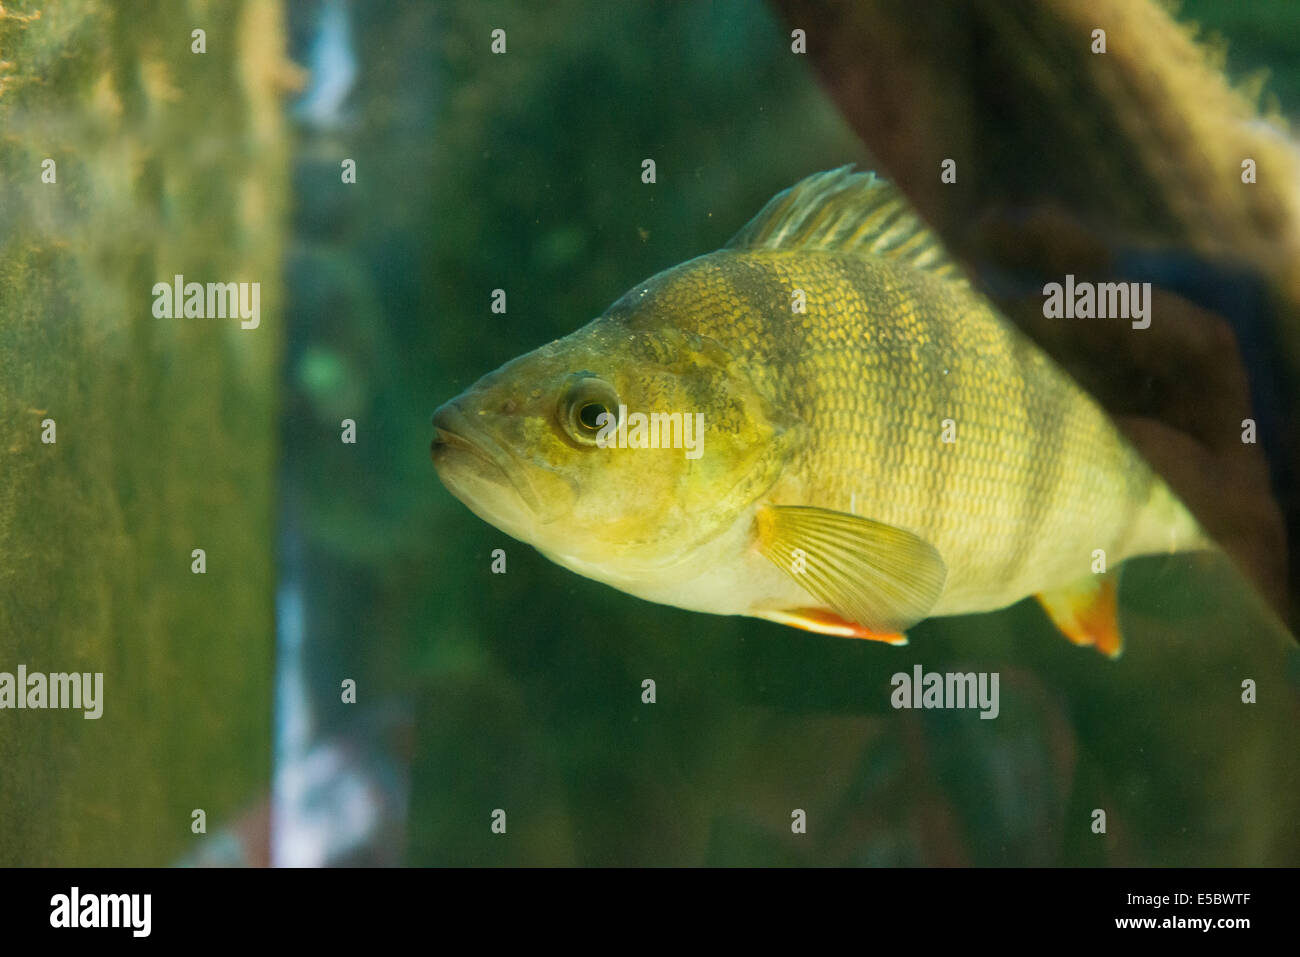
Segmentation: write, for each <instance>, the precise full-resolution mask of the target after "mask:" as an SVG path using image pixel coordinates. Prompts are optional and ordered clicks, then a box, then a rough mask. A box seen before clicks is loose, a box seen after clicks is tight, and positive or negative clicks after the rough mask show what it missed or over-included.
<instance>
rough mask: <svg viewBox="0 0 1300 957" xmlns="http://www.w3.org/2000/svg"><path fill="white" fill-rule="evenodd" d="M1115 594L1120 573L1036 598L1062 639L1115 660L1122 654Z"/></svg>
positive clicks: (1083, 580)
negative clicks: (1062, 633) (1059, 631)
mask: <svg viewBox="0 0 1300 957" xmlns="http://www.w3.org/2000/svg"><path fill="white" fill-rule="evenodd" d="M1118 595H1119V574H1118V572H1108V573H1106V574H1100V575H1089V576H1088V577H1087V578H1085V579H1081V580H1079V581H1077V582H1075V583H1074V584H1072V585H1068V586H1066V587H1065V588H1058V589H1055V590H1054V591H1050V592H1043V593H1042V594H1039V595H1036V596H1035V597H1036V598H1037V599H1038V601H1039V603H1040V604H1042V606H1043V608H1044V610H1046V612H1047V614H1048V616H1049V617H1050V618H1051V619H1052V621H1053V622H1054V623H1055V624H1056V627H1057V628H1059V629H1061V631H1062V632H1064V633H1065V637H1067V638H1069V639H1070V640H1071V641H1072V642H1074V643H1075V644H1076V645H1089V646H1091V647H1094V648H1096V649H1097V650H1098V651H1100V652H1101V653H1102V654H1103V655H1106V657H1108V658H1118V657H1119V656H1120V654H1121V653H1122V652H1123V651H1124V638H1123V636H1122V635H1121V634H1120V630H1119V601H1118Z"/></svg>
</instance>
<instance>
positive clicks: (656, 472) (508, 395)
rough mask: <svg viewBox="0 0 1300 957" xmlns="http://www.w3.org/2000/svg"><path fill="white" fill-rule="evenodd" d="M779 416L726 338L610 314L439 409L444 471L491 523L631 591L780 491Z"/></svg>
mask: <svg viewBox="0 0 1300 957" xmlns="http://www.w3.org/2000/svg"><path fill="white" fill-rule="evenodd" d="M774 408H775V405H774V404H773V403H771V402H769V401H767V400H766V399H765V398H764V396H763V395H762V393H761V390H759V389H757V388H756V387H755V385H754V383H753V379H752V376H751V375H750V374H749V371H748V370H747V369H746V367H745V364H744V362H743V360H741V359H737V358H736V357H734V356H732V355H730V354H729V353H727V352H726V351H725V350H724V349H723V348H722V347H721V346H719V345H718V344H716V343H715V342H713V341H711V340H708V339H705V338H703V337H701V336H698V335H695V334H691V333H688V332H683V331H682V330H679V329H676V328H673V327H665V328H644V327H642V326H639V325H638V324H634V323H623V322H619V321H617V320H615V319H611V318H609V317H608V316H607V317H604V318H602V319H598V320H596V321H595V322H593V323H590V324H589V325H587V326H586V327H584V328H582V329H579V330H578V331H577V332H575V333H573V334H572V335H570V336H568V337H566V338H564V339H560V340H557V341H556V342H552V343H550V344H548V345H545V346H543V347H541V348H540V349H537V350H535V351H533V352H530V353H528V354H526V355H524V356H521V357H519V358H517V359H515V360H513V361H511V362H509V363H507V364H506V365H504V366H502V367H501V368H500V369H498V370H496V371H495V372H493V373H490V374H489V375H487V376H485V377H483V378H482V379H480V380H479V381H478V382H477V383H475V384H474V385H472V386H471V387H470V388H469V389H467V390H466V391H465V392H463V393H462V394H461V395H459V396H457V397H456V398H455V399H452V400H451V401H450V402H447V403H445V404H444V405H443V406H441V407H440V408H439V409H438V411H437V412H436V413H435V414H434V419H433V424H434V426H435V436H434V441H433V462H434V466H435V468H436V470H437V472H438V475H439V477H440V478H441V480H442V482H443V484H444V485H445V486H446V487H447V488H448V490H450V491H451V492H452V494H453V495H455V496H456V497H457V498H459V499H460V500H461V501H462V502H464V503H465V504H466V505H467V506H468V507H469V508H470V509H471V510H472V511H473V512H474V513H475V514H477V515H478V516H479V517H480V518H483V519H484V520H486V521H488V522H490V523H491V524H493V525H495V526H497V527H498V528H500V529H501V530H502V531H504V532H506V533H507V534H509V535H511V536H512V537H514V538H517V539H519V540H521V541H524V542H527V543H528V544H531V545H533V546H535V547H537V548H538V549H539V550H541V551H542V552H543V553H544V554H546V555H547V556H548V557H550V558H552V559H553V560H555V561H558V562H560V563H561V564H564V565H566V566H567V567H570V568H572V569H574V570H576V571H579V572H580V573H582V574H585V575H587V576H588V577H592V578H596V579H598V580H603V581H608V582H610V583H614V584H618V583H619V582H620V581H627V580H629V576H630V577H635V576H637V575H651V574H653V572H654V570H655V569H662V568H665V567H669V566H672V565H674V564H680V563H681V562H683V561H684V560H685V559H686V558H687V556H688V555H690V554H691V553H693V552H694V551H695V550H696V549H698V548H699V547H700V546H701V545H702V544H703V543H705V542H707V541H709V540H711V539H713V538H715V537H716V536H718V535H719V534H720V533H722V532H723V531H725V530H726V529H728V528H730V527H732V526H733V525H734V524H735V523H736V522H737V519H738V518H739V517H740V516H741V515H742V513H743V512H744V511H745V509H746V508H748V507H750V506H751V505H752V504H753V503H754V501H755V500H756V499H757V498H758V497H759V496H760V495H761V494H762V492H763V491H765V490H766V489H767V488H768V487H770V486H771V484H772V483H773V482H774V481H775V479H776V478H777V476H778V474H779V471H780V466H781V464H782V463H783V461H784V459H785V451H786V449H787V447H788V443H785V442H783V441H782V436H783V435H784V434H785V431H786V430H785V429H784V428H783V426H782V424H781V423H780V422H779V421H778V417H777V416H776V414H775V413H774V411H773V409H774ZM656 415H657V416H658V418H655V416H656ZM638 417H642V418H641V421H643V422H644V423H645V428H643V429H642V430H641V431H640V433H639V434H638V430H637V422H638ZM652 430H653V431H652ZM656 438H657V439H660V441H655V439H656ZM647 445H653V446H659V447H646V446H647ZM664 446H668V447H664Z"/></svg>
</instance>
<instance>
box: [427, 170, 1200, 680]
mask: <svg viewBox="0 0 1300 957" xmlns="http://www.w3.org/2000/svg"><path fill="white" fill-rule="evenodd" d="M1085 321H1087V320H1085ZM1093 321H1100V320H1093ZM1134 334H1135V335H1141V334H1142V333H1141V332H1140V331H1139V332H1135V333H1134ZM434 425H435V426H436V430H435V437H434V442H433V460H434V465H435V467H436V468H437V471H438V474H439V476H440V478H441V479H442V481H443V483H444V484H445V485H446V486H447V488H448V489H450V490H451V492H452V493H453V494H454V495H455V496H456V497H458V498H459V499H460V500H461V501H463V502H464V503H465V504H466V505H468V506H469V507H470V509H472V510H473V511H474V512H475V513H476V514H477V515H479V516H480V517H482V518H483V519H485V520H486V521H488V522H491V523H492V524H493V525H496V526H497V527H498V528H500V529H501V530H503V531H504V532H506V533H507V534H509V535H512V536H513V537H515V538H518V539H520V540H521V541H524V542H528V543H530V544H532V545H534V546H536V547H537V548H538V549H539V550H540V551H541V552H542V553H543V554H545V555H546V556H547V557H549V558H551V559H552V560H554V561H556V562H558V563H560V564H561V565H564V566H565V567H566V568H570V569H572V570H573V571H576V572H578V573H579V574H581V575H586V576H587V577H589V578H594V579H596V580H598V581H602V582H606V583H608V584H610V585H613V586H614V587H616V588H620V589H622V590H623V591H626V592H629V593H631V594H633V595H637V596H640V597H642V598H645V599H649V600H650V601H656V602H662V603H665V604H670V605H676V606H679V607H681V608H687V609H692V610H694V611H702V612H711V613H713V614H721V615H752V616H755V617H758V618H766V619H769V620H771V621H777V622H781V623H784V624H789V625H794V626H797V627H800V628H805V629H808V630H811V631H817V632H823V633H828V634H837V635H846V636H855V637H861V638H874V639H879V640H884V641H889V642H892V643H896V644H897V643H901V642H903V641H905V640H906V639H905V638H904V632H905V630H906V629H907V628H908V627H910V626H911V625H913V624H915V623H916V622H918V621H920V620H921V619H923V618H927V617H930V616H933V615H959V614H966V613H969V612H982V611H989V610H992V609H996V608H1001V607H1004V606H1006V605H1009V604H1011V603H1013V602H1016V601H1018V600H1020V599H1021V598H1024V597H1026V596H1028V595H1037V596H1038V598H1039V599H1040V601H1041V602H1042V604H1043V606H1044V608H1046V610H1047V612H1048V614H1049V615H1050V616H1051V617H1052V619H1053V620H1054V621H1055V622H1056V624H1057V626H1058V627H1060V629H1061V630H1062V631H1063V632H1064V633H1065V634H1066V635H1067V636H1068V637H1069V638H1070V639H1071V640H1073V641H1075V642H1076V643H1078V644H1086V645H1094V646H1096V647H1097V648H1098V650H1100V651H1102V652H1105V653H1107V654H1109V655H1112V656H1114V655H1118V654H1119V652H1120V650H1121V648H1122V642H1121V638H1120V632H1119V627H1118V622H1117V620H1116V573H1117V570H1118V566H1119V564H1120V562H1122V561H1123V560H1124V559H1126V558H1129V557H1131V556H1134V555H1141V554H1146V553H1155V552H1171V551H1178V550H1188V549H1196V548H1207V547H1212V546H1211V545H1210V543H1209V542H1208V541H1207V540H1206V538H1205V537H1204V535H1203V533H1202V532H1201V530H1200V528H1199V527H1198V526H1197V524H1196V522H1195V520H1194V519H1193V518H1192V516H1191V515H1190V514H1189V513H1188V512H1187V510H1186V509H1185V508H1184V507H1183V506H1182V505H1181V503H1179V502H1178V500H1177V499H1176V498H1175V497H1174V495H1173V494H1172V493H1171V492H1170V490H1169V489H1168V488H1167V486H1166V485H1165V484H1164V483H1163V482H1162V481H1161V480H1160V479H1159V478H1158V477H1157V476H1156V475H1155V474H1154V473H1153V472H1152V471H1151V469H1150V468H1149V467H1148V466H1147V465H1146V463H1145V462H1144V461H1143V460H1142V459H1141V457H1140V456H1139V455H1138V454H1137V452H1136V451H1134V450H1133V448H1132V447H1130V446H1129V444H1128V443H1127V442H1126V441H1125V440H1124V439H1123V438H1122V437H1121V436H1120V434H1119V433H1118V432H1117V431H1116V429H1115V427H1114V426H1113V425H1112V424H1111V422H1110V420H1109V419H1108V418H1107V416H1106V414H1105V413H1104V412H1103V411H1102V410H1101V409H1100V408H1099V407H1098V406H1097V404H1096V403H1095V402H1093V400H1092V399H1091V398H1090V397H1089V396H1088V395H1087V394H1086V393H1085V392H1084V391H1083V390H1082V389H1080V388H1079V387H1078V386H1077V385H1076V384H1075V383H1074V382H1073V380H1071V379H1070V378H1069V376H1067V375H1066V374H1065V373H1064V372H1063V371H1061V369H1059V368H1058V367H1057V366H1056V365H1054V364H1053V363H1052V361H1051V360H1050V359H1049V358H1048V357H1047V356H1046V354H1044V353H1043V352H1042V351H1041V350H1040V349H1039V348H1038V347H1037V346H1035V345H1034V344H1033V342H1031V341H1030V340H1029V339H1028V338H1027V337H1025V336H1024V335H1023V334H1021V333H1020V332H1019V331H1018V330H1017V329H1016V328H1015V327H1014V326H1013V325H1012V324H1011V323H1009V322H1008V321H1007V320H1005V319H1003V318H1002V317H1000V316H999V315H998V313H997V312H996V310H995V309H994V307H993V306H992V305H991V304H990V303H989V302H988V301H987V300H985V299H984V298H983V297H982V296H980V295H979V294H977V293H976V292H975V291H973V290H972V289H971V288H970V286H969V285H968V284H967V283H966V281H965V280H964V279H963V278H962V277H961V275H960V273H959V272H958V270H957V269H956V267H955V266H954V265H953V264H952V263H951V262H950V261H949V260H948V259H947V258H946V256H945V254H944V252H943V250H942V249H941V248H940V246H939V244H938V242H937V241H936V239H935V238H934V237H933V236H932V235H931V234H930V233H929V232H928V231H927V230H926V229H925V227H924V226H923V225H922V224H921V223H920V222H919V220H918V219H917V218H916V217H915V215H914V214H913V213H912V211H911V210H910V208H909V207H908V205H907V204H906V202H905V200H904V199H903V198H902V197H901V195H900V194H899V193H898V192H897V191H896V190H894V189H893V188H892V187H891V186H889V185H888V184H887V183H885V182H884V181H882V180H880V179H879V178H877V177H875V176H874V175H872V174H870V173H853V172H850V171H849V170H848V169H847V168H844V169H839V170H834V171H831V172H826V173H819V174H816V175H814V176H810V177H808V178H807V179H805V180H803V181H802V182H800V183H798V184H797V185H795V186H794V187H792V188H791V189H788V190H785V191H784V192H782V193H780V194H778V195H777V196H776V197H774V198H773V199H772V200H771V202H769V203H768V204H767V206H766V207H764V209H763V210H762V211H761V212H760V213H759V214H758V216H756V217H755V218H754V219H753V221H751V222H750V223H749V224H748V225H747V226H745V228H744V229H742V230H741V231H740V232H739V233H738V234H737V235H736V236H735V238H733V239H732V241H731V242H730V243H728V244H727V246H726V247H724V248H723V249H720V250H718V251H717V252H714V253H710V254H709V255H706V256H701V257H699V258H697V259H693V260H690V261H689V262H686V263H682V264H681V265H680V266H676V267H674V268H673V269H669V270H667V271H666V272H662V273H660V274H658V275H657V276H654V277H652V278H650V279H648V280H646V281H645V282H643V283H641V284H640V285H638V286H636V287H635V288H634V289H632V290H631V291H630V292H628V293H627V294H626V295H624V296H623V298H621V299H620V300H618V301H617V302H616V303H614V304H613V305H612V306H610V307H609V309H608V310H606V312H605V314H604V315H602V316H601V317H600V318H598V319H596V320H594V321H593V322H591V323H589V324H587V325H586V326H584V327H583V328H581V329H579V330H578V331H576V332H574V333H572V334H571V335H569V336H566V337H565V338H563V339H560V340H557V341H555V342H552V343H550V344H548V345H545V346H542V347H541V348H540V349H537V350H535V351H533V352H530V353H528V354H527V355H524V356H521V357H519V358H517V359H515V360H513V361H512V362H509V363H507V364H506V365H504V366H502V367H501V368H500V369H498V370H497V371H496V372H493V373H491V374H490V375H487V376H485V377H484V378H483V379H481V380H480V381H479V382H477V383H476V384H475V385H473V386H472V387H470V388H469V389H468V390H467V391H465V392H464V393H462V394H461V395H460V396H458V397H456V398H455V399H453V400H452V401H450V402H448V403H446V404H445V405H443V406H442V407H441V408H439V409H438V411H437V412H436V413H435V415H434Z"/></svg>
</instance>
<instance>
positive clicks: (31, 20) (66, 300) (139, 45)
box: [0, 0, 287, 865]
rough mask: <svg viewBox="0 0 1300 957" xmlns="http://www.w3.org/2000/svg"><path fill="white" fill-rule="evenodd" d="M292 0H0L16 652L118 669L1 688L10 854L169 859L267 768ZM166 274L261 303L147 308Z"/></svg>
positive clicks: (4, 456) (10, 609) (1, 247)
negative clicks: (246, 307) (83, 690)
mask: <svg viewBox="0 0 1300 957" xmlns="http://www.w3.org/2000/svg"><path fill="white" fill-rule="evenodd" d="M280 17H281V10H280V8H279V5H278V4H277V3H275V2H267V0H247V2H234V3H222V4H215V3H214V4H177V3H170V2H166V0H156V2H143V0H142V2H124V3H108V2H97V0H84V2H78V0H66V2H60V3H34V2H33V3H23V2H19V3H13V2H9V3H6V4H4V5H3V7H2V8H0V671H6V672H10V673H12V672H14V671H15V669H16V668H17V666H19V665H25V666H26V667H27V669H28V670H29V671H31V672H36V671H43V672H70V671H77V672H90V673H96V672H100V673H102V674H103V714H102V717H100V718H99V719H98V720H86V719H84V718H83V717H82V714H81V712H79V711H76V710H68V711H55V710H46V711H32V710H27V711H17V710H7V711H5V712H4V713H3V720H0V864H27V865H33V864H41V865H50V864H61V865H104V864H154V865H156V864H165V863H169V862H170V861H172V860H173V859H174V858H175V857H176V856H177V855H178V854H179V853H180V852H181V851H182V849H184V848H185V847H187V846H188V845H189V843H190V842H191V841H192V840H193V833H192V830H191V826H192V823H193V816H192V815H193V811H194V810H195V809H202V810H203V811H205V813H206V815H207V819H208V826H209V827H213V826H215V823H216V822H218V821H220V820H222V819H224V818H227V817H229V816H231V815H232V814H234V813H236V812H237V811H239V810H240V808H241V807H242V805H243V804H244V803H245V802H248V801H250V800H252V799H253V798H255V797H256V796H257V794H258V792H259V791H261V790H264V789H265V787H266V784H267V782H268V780H269V776H270V745H271V727H270V721H271V714H270V694H271V673H272V667H273V604H272V593H273V587H274V572H273V567H272V563H273V550H272V544H273V543H272V538H271V536H272V530H273V524H272V508H273V495H272V492H273V484H274V474H275V473H274V469H275V462H276V452H275V441H274V437H275V409H276V389H275V383H274V380H275V376H276V371H277V356H278V353H279V345H278V340H279V336H280V331H279V329H280V323H279V321H278V319H277V314H278V312H279V258H280V252H281V247H282V243H283V226H282V213H283V209H284V196H285V174H286V168H287V167H286V157H287V153H286V144H285V140H284V137H283V126H284V123H283V120H282V115H281V104H280V95H279V90H278V82H279V81H278V79H277V76H276V73H275V70H276V69H277V65H278V64H280V63H282V62H283V61H282V36H281V28H280V25H279V24H280ZM197 28H202V29H204V30H205V32H206V52H204V53H201V54H200V53H195V52H192V42H193V40H192V36H191V34H192V31H193V30H195V29H197ZM47 159H52V160H53V161H54V166H53V168H52V170H53V179H54V181H53V182H46V181H43V177H42V174H43V172H44V170H45V169H47V168H48V167H43V165H42V164H43V161H45V160H47ZM46 178H47V179H48V178H50V177H48V176H47V177H46ZM177 273H179V274H183V275H185V276H187V277H189V278H190V279H195V280H198V281H221V282H236V281H250V282H251V281H259V282H260V283H261V323H260V326H259V328H257V329H256V330H248V331H245V330H241V329H240V328H239V325H238V323H237V322H236V323H232V322H229V321H226V320H206V319H196V318H192V319H158V318H155V317H154V315H153V313H152V305H153V301H154V299H153V295H152V293H151V290H152V287H153V285H154V283H156V282H159V281H167V282H170V281H171V280H172V277H173V276H174V275H175V274H177ZM49 421H52V422H53V423H54V425H53V430H54V431H53V433H52V435H51V434H50V432H49V427H48V426H47V425H46V424H45V423H48V422H49ZM43 437H44V438H45V439H46V440H45V441H43ZM51 437H52V438H54V441H53V442H49V441H48V439H49V438H51ZM199 548H201V549H203V550H204V551H205V554H206V572H205V573H204V574H195V573H193V572H192V570H191V566H192V562H193V559H192V552H193V550H194V549H199Z"/></svg>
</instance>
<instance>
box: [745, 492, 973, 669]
mask: <svg viewBox="0 0 1300 957" xmlns="http://www.w3.org/2000/svg"><path fill="white" fill-rule="evenodd" d="M758 547H759V550H760V551H761V552H762V553H763V554H764V555H765V556H767V558H768V559H770V560H771V561H772V562H773V563H774V564H775V565H776V566H777V567H778V568H780V569H781V570H782V571H783V572H785V573H786V574H787V575H789V576H790V577H791V578H792V579H793V580H794V581H795V582H797V583H798V584H799V585H800V586H801V587H802V588H804V589H805V590H806V591H807V592H808V593H809V594H810V595H813V596H814V597H816V598H819V599H821V601H822V602H823V603H825V604H826V605H828V606H829V607H830V608H831V609H832V610H833V611H834V615H830V614H828V613H826V612H824V611H820V610H818V609H804V608H799V609H790V610H786V611H783V612H779V613H777V612H772V613H764V614H763V617H765V618H770V619H772V620H774V621H784V623H785V624H794V625H797V626H798V627H802V628H808V629H809V630H812V631H821V632H824V633H827V634H856V635H857V636H858V637H866V638H877V639H879V640H883V641H889V642H891V643H895V644H897V643H899V640H900V639H903V632H904V631H905V630H906V629H907V628H909V627H910V626H912V625H914V624H916V623H917V622H918V621H920V620H921V619H922V618H925V617H926V616H927V615H928V614H929V613H930V609H931V608H933V607H934V603H935V602H936V601H938V599H939V595H940V593H941V592H942V591H943V583H944V579H945V578H946V577H947V573H948V570H947V568H946V566H945V565H944V563H943V559H942V558H940V557H939V553H938V552H937V551H935V549H934V547H933V546H932V545H930V544H929V543H928V542H925V541H922V540H921V539H920V538H917V537H916V536H915V535H913V534H912V533H911V532H908V531H904V530H903V529H901V528H895V527H893V526H892V525H884V524H881V523H880V522H873V521H872V520H871V519H867V518H862V517H861V516H858V515H850V514H849V513H847V512H834V511H830V510H829V509H824V508H814V507H811V506H798V505H769V506H765V507H763V508H760V509H759V511H758ZM777 615H782V616H784V617H783V618H782V617H776V616H777ZM795 619H798V620H795ZM854 626H859V627H858V629H857V630H856V631H854V630H851V629H853V628H854ZM845 629H849V630H845ZM904 640H905V639H904Z"/></svg>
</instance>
